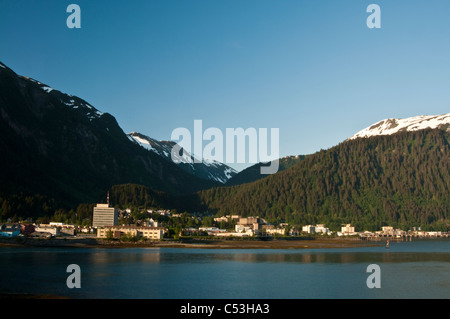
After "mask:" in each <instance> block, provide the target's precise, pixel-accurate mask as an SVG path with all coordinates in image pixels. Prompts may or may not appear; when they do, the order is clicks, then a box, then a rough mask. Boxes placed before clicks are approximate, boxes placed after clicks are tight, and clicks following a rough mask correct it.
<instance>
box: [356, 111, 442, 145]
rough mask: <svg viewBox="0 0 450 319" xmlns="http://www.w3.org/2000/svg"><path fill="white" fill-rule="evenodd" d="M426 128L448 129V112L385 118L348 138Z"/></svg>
mask: <svg viewBox="0 0 450 319" xmlns="http://www.w3.org/2000/svg"><path fill="white" fill-rule="evenodd" d="M428 128H429V129H444V130H447V131H450V113H447V114H443V115H422V116H415V117H409V118H406V119H385V120H382V121H380V122H378V123H375V124H373V125H371V126H369V127H367V128H365V129H363V130H361V131H359V132H358V133H356V134H355V135H353V136H352V137H350V138H349V140H353V139H356V138H361V137H371V136H377V135H392V134H395V133H398V132H405V131H407V132H411V131H419V130H424V129H428Z"/></svg>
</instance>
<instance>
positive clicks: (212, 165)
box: [128, 132, 237, 184]
mask: <svg viewBox="0 0 450 319" xmlns="http://www.w3.org/2000/svg"><path fill="white" fill-rule="evenodd" d="M128 138H129V139H130V140H131V141H133V142H135V143H137V144H138V145H140V146H141V147H143V148H145V149H146V150H149V151H152V152H154V153H156V154H158V155H160V156H161V157H163V158H165V159H166V160H168V161H172V156H171V152H172V148H173V146H174V145H176V143H175V142H173V141H158V140H156V139H154V138H151V137H148V136H146V135H144V134H141V133H138V132H131V133H130V134H128ZM183 158H184V159H185V162H184V163H183V162H182V163H179V164H177V165H179V167H180V168H182V169H183V170H185V171H186V172H188V173H191V174H194V175H196V176H197V177H200V178H203V179H208V180H213V181H217V182H220V183H222V184H225V183H226V182H227V181H228V180H229V179H230V178H232V177H233V176H234V175H236V174H237V171H236V170H235V169H233V168H232V167H230V166H228V165H226V164H224V163H220V162H217V161H214V160H208V159H205V158H203V159H202V162H201V163H194V156H193V155H192V154H189V153H188V152H183Z"/></svg>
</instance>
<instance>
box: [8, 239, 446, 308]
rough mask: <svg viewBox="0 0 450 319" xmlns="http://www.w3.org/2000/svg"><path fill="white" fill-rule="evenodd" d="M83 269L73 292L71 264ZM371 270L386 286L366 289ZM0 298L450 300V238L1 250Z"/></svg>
mask: <svg viewBox="0 0 450 319" xmlns="http://www.w3.org/2000/svg"><path fill="white" fill-rule="evenodd" d="M70 264H77V265H78V266H79V267H80V270H81V276H80V282H81V288H73V289H70V288H68V287H67V284H66V280H67V277H68V276H69V275H70V273H67V272H66V270H67V266H68V265H70ZM370 264H377V265H378V266H379V267H380V277H379V278H380V283H381V288H368V286H367V283H366V281H367V278H368V277H369V276H370V275H371V273H369V272H367V267H368V266H369V265H370ZM0 274H1V275H0V293H32V294H51V295H59V296H68V297H71V298H84V299H86V298H120V299H128V298H133V299H136V298H145V299H200V298H201V299H205V298H206V299H216V298H221V299H250V298H251V299H303V298H319V299H322V298H326V299H330V298H352V299H354V298H357V299H365V298H380V299H381V298H383V299H384V298H388V299H393V298H408V299H409V298H421V299H429V298H433V299H442V298H444V299H448V298H449V297H450V240H448V239H447V240H434V239H433V240H418V241H413V242H392V243H391V246H390V248H389V249H386V248H385V247H383V246H380V247H355V248H345V249H309V250H308V249H298V250H275V249H273V250H266V249H261V250H241V249H233V250H219V249H176V248H126V249H106V248H92V249H80V248H71V249H67V248H11V247H1V248H0Z"/></svg>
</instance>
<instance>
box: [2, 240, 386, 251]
mask: <svg viewBox="0 0 450 319" xmlns="http://www.w3.org/2000/svg"><path fill="white" fill-rule="evenodd" d="M368 246H384V241H382V242H379V241H378V242H370V241H364V240H357V239H351V238H317V239H316V238H306V239H303V238H298V239H283V238H276V239H272V240H259V239H245V240H226V239H225V240H224V239H187V240H186V239H183V240H178V241H137V242H120V241H108V240H104V239H98V238H85V239H64V238H54V239H32V238H20V240H16V239H12V238H8V239H1V240H0V247H49V248H51V247H55V248H186V249H311V248H351V247H368Z"/></svg>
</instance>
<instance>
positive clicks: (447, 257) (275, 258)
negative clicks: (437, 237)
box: [160, 252, 450, 264]
mask: <svg viewBox="0 0 450 319" xmlns="http://www.w3.org/2000/svg"><path fill="white" fill-rule="evenodd" d="M186 258H187V259H188V260H189V261H190V262H191V263H196V262H202V263H204V262H209V263H214V262H223V261H230V262H244V263H266V262H269V263H335V264H345V263H403V262H425V261H438V262H450V254H448V253H408V252H400V253H390V252H385V253H377V252H339V253H330V252H326V253H317V252H301V253H273V254H266V253H258V252H249V253H243V252H239V253H234V252H233V253H222V252H221V253H209V254H187V255H186V254H183V255H181V256H180V255H178V254H175V253H165V254H164V255H162V256H160V261H164V262H175V263H176V262H178V261H181V260H183V261H185V260H186Z"/></svg>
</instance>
